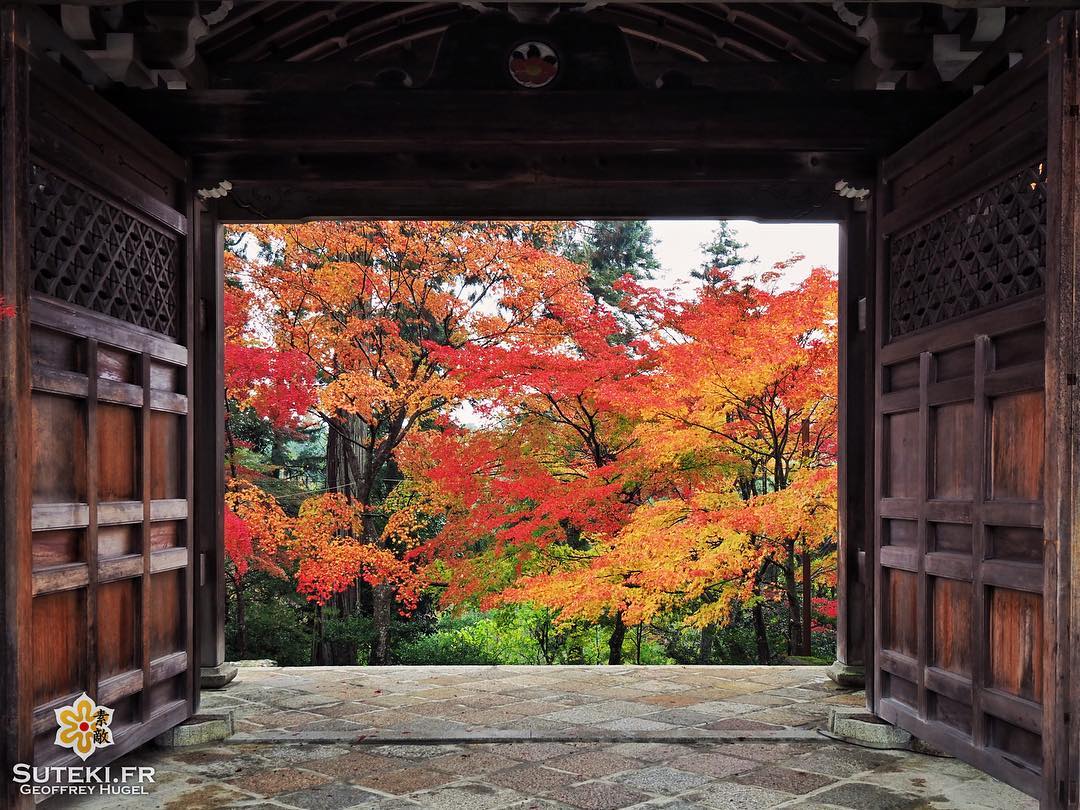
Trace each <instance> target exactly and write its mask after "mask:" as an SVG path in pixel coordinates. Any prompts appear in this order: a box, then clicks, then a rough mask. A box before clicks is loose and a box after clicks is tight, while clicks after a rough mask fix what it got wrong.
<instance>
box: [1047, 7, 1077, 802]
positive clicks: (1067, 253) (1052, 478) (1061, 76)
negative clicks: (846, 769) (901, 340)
mask: <svg viewBox="0 0 1080 810" xmlns="http://www.w3.org/2000/svg"><path fill="white" fill-rule="evenodd" d="M1078 28H1080V20H1078V15H1077V13H1076V12H1065V13H1062V14H1060V15H1058V16H1057V17H1055V18H1054V19H1053V20H1052V21H1051V24H1050V27H1049V32H1048V33H1049V36H1048V39H1049V42H1050V48H1051V52H1050V59H1049V63H1050V64H1049V81H1048V88H1047V92H1048V95H1049V104H1048V110H1049V113H1048V115H1049V121H1048V122H1047V123H1048V129H1047V132H1048V144H1047V161H1046V162H1047V166H1046V168H1047V177H1048V178H1049V180H1050V182H1049V183H1048V199H1047V267H1046V276H1047V278H1046V358H1045V381H1046V382H1045V384H1046V468H1045V469H1046V471H1045V476H1046V477H1045V507H1046V510H1045V516H1044V525H1043V536H1044V544H1045V545H1044V563H1043V564H1044V570H1043V577H1044V579H1043V634H1044V638H1045V639H1046V640H1047V645H1046V646H1047V649H1048V651H1049V653H1050V654H1049V655H1048V656H1047V657H1046V660H1045V661H1044V666H1043V678H1044V682H1043V729H1044V730H1045V733H1044V734H1043V806H1044V807H1047V808H1055V809H1056V808H1065V807H1069V808H1076V807H1078V806H1080V789H1078V782H1080V752H1078V750H1077V748H1078V744H1077V740H1076V728H1075V726H1076V723H1077V720H1076V718H1077V717H1078V715H1077V712H1078V711H1080V679H1078V678H1076V677H1073V676H1072V674H1071V673H1074V672H1077V667H1080V599H1078V598H1077V591H1076V590H1075V589H1073V588H1072V582H1074V581H1076V580H1077V577H1080V555H1077V554H1073V553H1072V550H1073V549H1072V544H1073V542H1074V540H1073V538H1074V532H1075V529H1074V527H1075V526H1076V525H1078V522H1080V494H1078V493H1077V488H1078V482H1077V480H1076V474H1077V473H1076V471H1077V470H1078V469H1080V394H1078V385H1077V383H1078V381H1077V374H1078V373H1080V360H1078V355H1080V326H1078V324H1077V318H1078V317H1080V301H1078V299H1080V267H1078V266H1080V245H1078V235H1077V231H1078V229H1080V143H1078V141H1080V125H1078V121H1077V118H1078V110H1080V75H1078V74H1080V31H1078ZM1070 718H1072V719H1071V720H1070Z"/></svg>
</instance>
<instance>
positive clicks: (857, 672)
mask: <svg viewBox="0 0 1080 810" xmlns="http://www.w3.org/2000/svg"><path fill="white" fill-rule="evenodd" d="M828 675H829V677H830V678H831V679H832V680H834V681H836V683H838V684H840V686H850V687H852V688H854V689H862V688H863V687H864V686H866V671H865V670H864V669H863V668H862V667H861V666H854V665H852V664H845V663H844V662H843V661H833V663H832V666H830V667H829V672H828Z"/></svg>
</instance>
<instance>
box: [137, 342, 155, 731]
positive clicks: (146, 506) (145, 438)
mask: <svg viewBox="0 0 1080 810" xmlns="http://www.w3.org/2000/svg"><path fill="white" fill-rule="evenodd" d="M139 382H140V383H141V385H142V390H143V405H142V413H141V415H140V422H139V424H140V431H139V434H140V439H139V481H140V491H139V495H140V496H141V498H142V507H143V519H142V532H143V534H142V563H143V571H142V598H141V599H140V602H139V613H140V619H139V622H140V623H139V630H140V635H141V637H142V671H143V689H142V693H141V694H140V695H139V699H140V704H139V707H140V709H141V711H142V719H143V722H146V721H148V720H149V719H150V715H151V714H152V713H153V710H154V707H153V704H152V702H151V699H150V696H151V685H152V683H153V682H152V680H151V677H150V675H151V668H150V662H151V655H150V628H151V627H152V625H153V622H152V621H151V617H150V614H151V612H152V611H153V609H154V608H153V604H152V601H153V593H152V592H151V587H150V550H151V549H150V504H151V500H150V493H151V485H152V477H153V475H152V471H153V465H152V464H151V458H150V455H151V452H152V450H151V448H152V446H153V442H152V441H151V435H150V432H151V430H152V420H151V418H150V416H151V410H150V355H149V354H148V353H146V352H144V353H143V354H142V355H141V356H140V362H139Z"/></svg>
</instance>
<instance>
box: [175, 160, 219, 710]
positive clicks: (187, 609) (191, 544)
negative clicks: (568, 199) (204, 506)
mask: <svg viewBox="0 0 1080 810" xmlns="http://www.w3.org/2000/svg"><path fill="white" fill-rule="evenodd" d="M185 180H186V182H185V183H184V186H183V188H184V199H185V208H184V213H185V214H186V215H187V221H188V233H187V235H186V237H185V239H184V278H183V279H181V283H182V284H183V296H184V298H183V300H184V306H183V315H182V321H181V323H182V328H181V338H182V340H183V341H184V345H185V346H187V348H188V362H187V367H186V368H185V369H184V393H185V394H187V397H188V412H187V415H186V416H185V417H184V420H183V424H184V439H183V464H182V469H181V470H180V476H181V478H180V491H181V492H182V493H183V497H184V499H185V500H186V501H187V504H188V519H187V520H185V521H184V526H183V532H184V535H183V542H184V545H185V546H186V547H187V569H186V570H185V571H184V606H183V611H182V615H183V621H184V629H183V634H184V650H185V651H186V653H187V671H186V673H185V679H186V684H185V686H186V689H185V690H184V693H185V698H186V700H187V704H188V712H189V713H190V714H194V713H195V710H196V708H197V707H198V705H199V691H198V690H199V678H198V674H199V670H198V661H197V659H196V652H195V589H196V587H197V584H196V580H195V573H196V572H195V520H196V515H195V512H194V504H193V499H194V495H195V482H194V474H195V429H194V428H195V422H194V418H193V416H192V412H191V409H192V407H193V405H194V401H193V398H194V397H195V396H196V391H195V376H194V374H195V369H194V363H193V362H192V357H191V355H192V353H193V349H194V347H195V318H196V316H197V313H198V305H197V303H196V299H195V290H196V286H197V284H198V282H197V279H196V273H197V267H198V266H197V264H196V261H197V258H198V257H197V254H196V247H195V246H196V244H197V237H198V230H197V228H198V226H197V225H196V220H195V217H196V207H197V203H196V202H195V195H194V194H192V193H191V190H192V189H193V188H194V184H193V183H192V182H191V175H190V171H189V173H188V176H187V178H185ZM219 466H220V465H219Z"/></svg>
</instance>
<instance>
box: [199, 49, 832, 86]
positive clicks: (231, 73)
mask: <svg viewBox="0 0 1080 810" xmlns="http://www.w3.org/2000/svg"><path fill="white" fill-rule="evenodd" d="M391 64H394V65H396V66H398V67H401V65H397V63H390V62H381V61H380V62H377V63H375V64H372V62H371V61H370V60H365V61H363V62H326V61H320V62H280V61H270V60H261V61H258V62H224V63H222V64H219V65H215V66H214V67H213V69H212V71H210V73H209V75H208V77H207V87H208V89H213V90H259V89H263V90H274V91H303V90H306V89H310V88H319V89H320V90H323V91H326V90H343V89H345V88H349V87H359V88H370V87H373V86H374V84H375V78H376V75H377V74H378V73H379V71H381V70H384V69H385V68H387V67H389V66H391ZM633 64H634V71H635V73H637V74H638V76H639V77H640V78H641V79H642V81H643V82H644V83H645V85H646V87H649V88H652V87H653V86H654V85H655V84H656V82H657V81H658V80H659V79H661V78H662V77H663V76H664V75H665V74H679V75H681V76H682V77H684V78H685V79H686V80H688V81H689V82H692V84H693V86H695V87H707V88H710V89H713V90H721V91H726V92H758V91H769V92H776V91H787V92H796V91H810V92H821V91H826V90H850V89H852V82H851V66H850V65H845V64H816V63H807V62H761V63H754V62H745V63H737V64H724V63H704V62H690V61H687V62H685V63H682V64H677V63H674V62H672V61H671V60H670V59H660V58H656V57H654V58H635V59H634V60H633Z"/></svg>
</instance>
